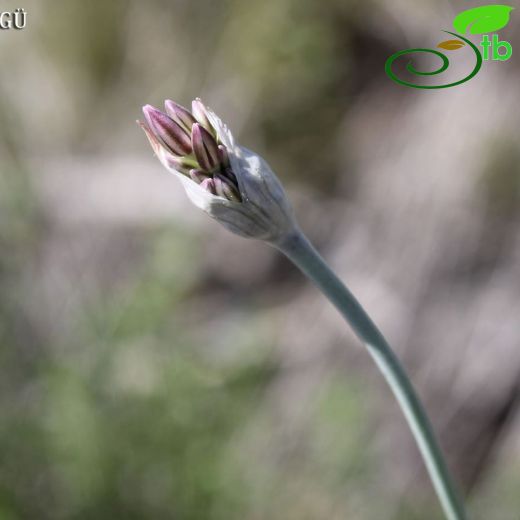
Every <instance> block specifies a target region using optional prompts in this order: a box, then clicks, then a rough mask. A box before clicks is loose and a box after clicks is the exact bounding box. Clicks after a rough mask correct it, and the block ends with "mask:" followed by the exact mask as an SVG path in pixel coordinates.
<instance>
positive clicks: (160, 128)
mask: <svg viewBox="0 0 520 520" xmlns="http://www.w3.org/2000/svg"><path fill="white" fill-rule="evenodd" d="M143 114H144V117H145V118H146V122H147V123H148V128H149V129H150V130H151V131H152V132H153V134H154V135H155V137H156V138H157V139H159V141H161V142H162V143H163V144H164V146H165V147H166V148H168V150H170V151H171V152H172V153H174V154H175V155H179V156H182V155H188V154H190V153H191V151H192V148H191V141H190V136H189V134H188V133H187V132H186V131H185V130H183V128H182V127H181V126H179V125H178V124H177V123H176V122H175V121H174V120H173V119H172V118H170V117H168V116H167V115H166V114H163V113H162V112H161V111H160V110H157V109H156V108H154V107H153V106H151V105H146V106H144V107H143Z"/></svg>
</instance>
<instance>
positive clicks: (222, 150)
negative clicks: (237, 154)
mask: <svg viewBox="0 0 520 520" xmlns="http://www.w3.org/2000/svg"><path fill="white" fill-rule="evenodd" d="M218 158H219V161H220V164H221V165H222V167H223V169H226V168H231V163H230V162H229V155H228V152H227V148H226V147H225V146H224V145H223V144H219V145H218Z"/></svg>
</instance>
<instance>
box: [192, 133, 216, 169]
mask: <svg viewBox="0 0 520 520" xmlns="http://www.w3.org/2000/svg"><path fill="white" fill-rule="evenodd" d="M191 145H192V147H193V152H194V154H195V157H196V158H197V161H198V163H199V165H200V167H201V168H202V169H203V170H206V171H208V172H210V171H212V170H214V169H215V168H216V167H217V166H218V165H219V157H218V147H217V141H215V138H214V137H213V136H212V135H211V134H210V133H209V132H208V131H207V130H206V129H205V128H203V127H202V126H200V125H199V124H198V123H195V124H194V125H193V128H192V130H191Z"/></svg>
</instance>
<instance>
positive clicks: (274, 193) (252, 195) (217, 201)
mask: <svg viewBox="0 0 520 520" xmlns="http://www.w3.org/2000/svg"><path fill="white" fill-rule="evenodd" d="M166 107H167V110H168V112H169V113H170V114H171V115H174V116H175V117H176V118H179V120H178V121H179V122H176V120H174V119H172V118H171V117H169V116H167V115H166V114H162V115H161V116H159V115H158V114H157V113H156V112H155V110H156V109H153V110H154V111H152V110H151V107H150V108H146V107H145V115H146V116H147V122H148V125H145V124H143V123H140V124H141V127H142V128H143V130H144V131H145V132H146V135H147V137H148V139H149V141H150V143H151V145H152V148H153V149H154V152H155V153H156V155H157V156H158V158H159V159H160V161H161V163H162V164H163V165H164V166H165V167H166V168H167V169H168V170H169V171H170V172H172V173H174V174H175V175H176V176H177V177H178V179H179V180H180V181H181V182H182V185H183V186H184V189H185V190H186V193H187V194H188V196H189V198H190V199H191V201H192V202H193V203H194V204H195V205H196V206H198V207H199V208H201V209H203V210H204V211H205V212H207V213H208V214H209V215H210V216H211V217H213V218H214V219H215V220H217V221H218V222H220V223H221V224H222V225H223V226H225V227H226V228H228V229H229V230H230V231H232V232H234V233H237V234H238V235H241V236H245V237H249V238H258V239H261V240H266V241H268V242H270V243H273V244H276V243H279V242H280V241H281V240H283V239H284V238H285V237H287V236H288V235H289V234H290V233H294V231H295V230H296V223H295V221H294V218H293V214H292V210H291V208H290V206H289V203H288V201H287V198H286V196H285V192H284V190H283V188H282V186H281V184H280V182H279V181H278V179H277V177H276V176H275V174H274V173H273V172H272V170H271V168H269V166H268V164H267V163H266V162H265V161H264V160H263V159H262V158H261V157H260V156H258V155H257V154H255V153H254V152H251V151H250V150H247V149H246V148H243V147H241V146H239V145H237V144H235V141H234V139H233V136H232V134H231V132H230V131H229V130H228V129H227V127H226V126H225V125H224V124H223V123H222V121H221V120H220V119H219V118H218V117H217V116H216V115H215V114H214V113H213V112H211V111H210V110H208V109H207V108H206V107H205V106H204V105H203V104H202V102H201V101H200V100H199V99H197V100H195V101H194V102H193V104H192V107H193V116H194V117H195V118H196V119H197V121H198V122H197V123H193V124H192V126H191V132H190V140H191V142H190V146H189V151H186V150H187V148H188V147H187V146H184V153H182V154H177V155H182V157H178V156H176V155H174V153H175V152H174V150H173V149H172V147H171V145H168V143H167V142H166V141H165V139H164V137H163V133H164V132H165V131H166V130H168V136H167V137H171V134H173V135H174V136H175V139H173V141H175V143H176V144H177V145H178V143H177V133H176V132H177V128H178V129H180V131H181V132H183V134H182V135H186V134H185V130H186V127H187V126H189V124H190V121H191V119H190V118H189V117H188V116H186V114H184V112H182V110H179V108H177V107H180V105H177V104H174V103H173V102H170V103H167V105H166ZM157 112H158V111H157ZM181 113H182V117H183V118H184V119H182V120H181ZM159 114H160V113H159ZM164 118H167V119H166V120H165V119H164ZM181 123H182V128H181ZM172 124H173V125H176V129H175V132H171V126H172ZM184 125H186V127H185V126H184ZM217 143H218V145H217ZM182 144H183V145H185V141H183V142H182ZM191 144H193V146H192V145H191ZM176 149H177V150H178V149H179V148H178V147H177V148H176ZM172 152H173V153H172ZM191 152H193V153H191Z"/></svg>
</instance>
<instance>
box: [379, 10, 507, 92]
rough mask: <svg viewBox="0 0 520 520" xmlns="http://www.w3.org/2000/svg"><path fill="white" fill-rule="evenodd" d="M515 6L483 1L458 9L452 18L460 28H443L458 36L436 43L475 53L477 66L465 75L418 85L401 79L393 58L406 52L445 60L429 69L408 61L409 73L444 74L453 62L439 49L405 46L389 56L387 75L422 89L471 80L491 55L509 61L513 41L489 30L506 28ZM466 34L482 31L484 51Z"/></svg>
mask: <svg viewBox="0 0 520 520" xmlns="http://www.w3.org/2000/svg"><path fill="white" fill-rule="evenodd" d="M512 10H513V7H510V6H508V5H483V6H481V7H475V8H474V9H468V10H467V11H463V12H462V13H459V14H458V15H457V16H456V17H455V18H454V19H453V27H454V28H455V31H457V32H451V31H443V32H445V33H447V34H449V35H451V36H453V37H455V39H449V40H445V41H442V42H440V43H439V44H438V45H437V48H438V49H442V50H444V51H456V50H459V49H463V48H468V49H471V50H472V51H473V53H474V55H475V66H474V67H473V70H472V71H471V72H470V73H469V74H468V75H467V76H466V77H464V78H462V79H460V80H458V81H452V82H450V83H447V84H444V85H418V84H416V83H412V82H411V81H407V80H405V79H400V78H399V77H398V76H397V74H396V73H395V72H394V70H393V69H394V62H395V61H396V60H397V59H398V58H400V57H401V56H405V55H407V54H412V53H427V54H429V55H434V56H437V57H438V58H440V59H441V61H442V64H441V66H440V67H439V68H437V69H436V70H433V71H429V72H422V71H420V70H417V69H416V68H415V67H414V65H413V63H412V61H409V62H408V63H407V64H406V70H407V71H408V73H409V74H413V75H415V76H422V77H428V76H435V75H437V74H441V73H442V72H444V71H445V70H447V69H448V67H449V66H450V61H449V59H448V56H446V54H444V53H443V52H441V51H438V50H436V49H426V48H417V49H406V50H404V51H399V52H396V53H395V54H392V56H390V57H389V58H388V59H387V60H386V63H385V72H386V74H387V76H388V77H389V78H390V79H391V80H392V81H395V82H396V83H398V84H399V85H404V86H405V87H412V88H423V89H437V88H449V87H455V86H457V85H461V84H462V83H465V82H466V81H469V80H470V79H471V78H473V77H475V76H476V75H477V74H478V72H479V71H480V69H481V67H482V62H483V61H488V60H490V59H492V60H493V61H507V60H508V59H509V58H511V56H512V55H513V48H512V46H511V44H510V43H509V42H507V41H500V39H499V37H498V34H492V35H491V34H489V33H495V32H496V31H499V30H500V29H503V28H504V27H505V26H506V25H507V24H508V23H509V16H510V14H511V11H512ZM459 33H460V34H459ZM463 34H464V35H465V34H470V35H483V36H482V40H481V41H480V44H479V45H480V47H481V48H482V52H481V51H480V49H479V48H478V47H477V45H475V43H473V42H472V41H471V40H469V39H468V38H467V37H465V36H462V35H463ZM490 36H491V38H490Z"/></svg>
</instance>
